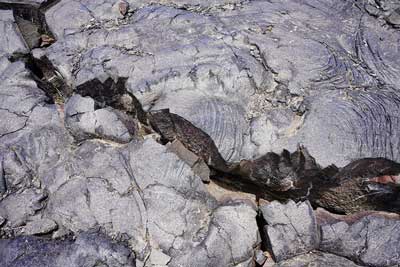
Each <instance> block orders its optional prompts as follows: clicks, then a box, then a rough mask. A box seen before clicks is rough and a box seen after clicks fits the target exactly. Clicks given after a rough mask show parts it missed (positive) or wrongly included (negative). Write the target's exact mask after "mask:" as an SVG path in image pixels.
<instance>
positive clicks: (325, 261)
mask: <svg viewBox="0 0 400 267" xmlns="http://www.w3.org/2000/svg"><path fill="white" fill-rule="evenodd" d="M273 266H274V267H305V266H321V267H331V266H332V267H341V266H349V267H356V266H360V265H357V264H355V263H354V262H352V261H350V260H348V259H346V258H343V257H339V256H336V255H334V254H329V253H321V252H318V251H316V252H310V253H307V254H303V255H300V256H296V257H294V258H291V259H288V260H285V261H282V262H280V263H277V264H275V265H273Z"/></svg>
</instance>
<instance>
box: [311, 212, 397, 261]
mask: <svg viewBox="0 0 400 267" xmlns="http://www.w3.org/2000/svg"><path fill="white" fill-rule="evenodd" d="M317 217H321V219H322V220H321V219H320V224H321V245H320V250H322V251H326V252H329V253H334V254H336V255H339V256H343V257H346V258H349V259H352V260H353V261H355V262H359V263H360V264H361V265H366V266H393V265H396V264H398V263H399V262H400V258H399V251H398V250H399V246H398V242H399V240H400V235H399V227H400V218H399V216H398V215H397V214H390V213H383V212H382V213H379V212H370V213H369V214H368V213H364V214H363V213H361V214H358V215H357V214H355V215H352V216H334V215H330V214H327V213H326V212H323V211H320V212H319V213H317Z"/></svg>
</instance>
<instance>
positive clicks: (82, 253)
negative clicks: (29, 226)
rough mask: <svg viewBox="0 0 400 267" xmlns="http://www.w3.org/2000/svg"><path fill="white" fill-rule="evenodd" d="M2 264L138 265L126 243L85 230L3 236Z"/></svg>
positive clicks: (0, 243)
mask: <svg viewBox="0 0 400 267" xmlns="http://www.w3.org/2000/svg"><path fill="white" fill-rule="evenodd" d="M0 259H1V262H2V264H3V266H10V267H11V266H12V267H22V266H32V267H34V266H35V267H36V266H38V267H39V266H60V267H61V266H121V267H122V266H136V265H135V262H134V255H133V254H132V252H131V251H130V250H129V248H127V247H126V246H124V245H122V244H116V243H115V242H113V241H111V240H110V239H108V238H106V237H104V236H103V235H101V234H99V233H82V234H80V235H79V236H78V237H77V238H76V240H74V241H72V240H48V239H41V238H35V237H28V236H27V237H18V238H16V239H9V240H0Z"/></svg>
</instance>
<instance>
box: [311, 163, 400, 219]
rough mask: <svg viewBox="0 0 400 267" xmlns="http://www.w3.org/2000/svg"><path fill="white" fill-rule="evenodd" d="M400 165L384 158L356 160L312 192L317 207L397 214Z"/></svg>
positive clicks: (348, 211) (350, 211) (342, 210)
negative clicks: (383, 211)
mask: <svg viewBox="0 0 400 267" xmlns="http://www.w3.org/2000/svg"><path fill="white" fill-rule="evenodd" d="M399 174H400V164H398V163H396V162H393V161H391V160H387V159H382V158H366V159H360V160H356V161H354V162H352V163H350V164H348V165H347V166H345V167H344V168H343V169H341V170H340V171H339V172H338V173H337V174H336V175H334V176H333V177H332V178H331V180H330V181H328V182H326V183H325V184H320V187H319V188H318V186H317V188H318V189H316V190H313V191H312V192H313V193H312V195H313V196H312V198H313V199H315V200H316V203H317V204H319V205H320V206H323V207H325V208H328V209H331V210H335V211H337V212H341V213H343V212H345V213H352V212H356V211H362V210H398V209H399V206H398V203H396V201H397V199H398V197H399V191H400V187H399V180H400V179H399Z"/></svg>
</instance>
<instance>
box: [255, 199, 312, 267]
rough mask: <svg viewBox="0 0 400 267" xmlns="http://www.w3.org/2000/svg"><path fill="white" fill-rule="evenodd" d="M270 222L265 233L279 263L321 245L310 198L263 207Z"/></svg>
mask: <svg viewBox="0 0 400 267" xmlns="http://www.w3.org/2000/svg"><path fill="white" fill-rule="evenodd" d="M260 210H261V212H262V216H263V217H264V220H265V221H266V223H267V225H266V226H265V228H264V231H265V234H266V235H267V236H268V238H269V240H270V242H271V250H272V253H273V256H274V257H275V259H276V261H277V262H280V261H282V260H286V259H289V258H291V257H294V256H297V255H300V254H303V253H306V252H308V251H311V250H313V249H316V248H318V246H319V241H320V237H319V233H318V230H317V222H316V219H315V215H314V213H313V210H312V207H311V205H310V203H309V202H308V201H306V202H299V203H295V202H294V201H292V200H290V201H289V202H288V203H286V204H281V203H279V202H278V201H273V202H271V203H269V204H267V205H264V206H261V207H260Z"/></svg>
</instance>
